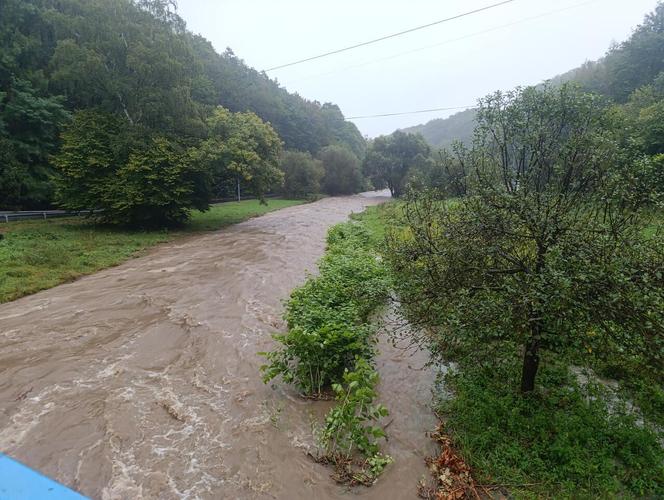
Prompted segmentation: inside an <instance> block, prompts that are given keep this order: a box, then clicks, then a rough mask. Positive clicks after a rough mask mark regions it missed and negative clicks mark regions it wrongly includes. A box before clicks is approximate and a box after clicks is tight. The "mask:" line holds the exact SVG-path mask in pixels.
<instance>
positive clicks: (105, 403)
mask: <svg viewBox="0 0 664 500" xmlns="http://www.w3.org/2000/svg"><path fill="white" fill-rule="evenodd" d="M384 200H385V198H381V197H377V196H354V197H345V198H329V199H324V200H321V201H319V202H316V203H313V204H309V205H302V206H297V207H291V208H288V209H284V210H281V211H278V212H274V213H271V214H268V215H265V216H263V217H259V218H256V219H252V220H250V221H247V222H244V223H242V224H238V225H236V226H233V227H231V228H228V229H226V230H223V231H220V232H215V233H210V234H208V235H205V236H202V237H195V238H191V239H187V240H180V241H176V242H173V243H169V244H165V245H162V246H160V247H158V248H157V249H155V250H154V251H152V252H151V253H150V254H149V255H147V256H145V257H142V258H138V259H134V260H132V261H129V262H127V263H125V264H123V265H121V266H118V267H116V268H112V269H109V270H106V271H102V272H100V273H97V274H95V275H92V276H88V277H85V278H82V279H80V280H78V281H76V282H74V283H71V284H67V285H62V286H59V287H57V288H53V289H51V290H47V291H44V292H41V293H38V294H36V295H32V296H29V297H25V298H23V299H20V300H17V301H15V302H12V303H8V304H4V305H0V451H3V452H6V453H7V454H9V455H10V456H12V457H14V458H16V459H18V460H20V461H22V462H24V463H26V464H27V465H29V466H31V467H33V468H35V469H37V470H40V471H42V472H44V473H45V474H47V475H49V476H51V477H53V478H54V479H57V480H59V481H61V482H62V483H64V484H66V485H68V486H70V487H72V488H74V489H76V490H78V491H80V492H81V493H83V494H85V495H89V496H90V497H92V498H123V499H124V498H126V499H136V498H166V499H168V498H284V499H295V498H303V499H304V498H313V497H314V495H315V496H316V497H317V498H337V497H339V496H346V495H347V496H356V495H361V496H364V497H367V498H412V497H413V496H414V493H415V482H416V480H417V478H418V477H419V475H420V474H423V473H424V469H423V468H422V465H421V463H422V462H421V457H422V455H423V454H424V451H422V450H424V449H426V447H427V446H428V440H427V439H426V438H425V437H424V435H423V431H424V430H426V429H429V428H431V427H432V426H433V422H432V420H431V418H430V417H429V416H428V415H427V414H428V412H426V411H425V407H426V402H427V401H428V399H429V398H428V377H429V375H428V374H426V375H423V373H422V372H418V371H415V370H409V369H408V366H407V365H408V364H413V365H415V366H417V362H413V363H411V361H410V360H408V359H406V358H404V357H403V353H401V352H399V351H397V350H391V348H390V350H386V351H385V352H384V353H383V355H382V356H381V359H380V362H379V363H380V366H381V372H382V373H383V377H384V380H383V386H384V387H385V389H384V391H383V393H384V394H385V397H384V401H385V402H386V403H387V405H388V406H390V407H391V409H392V411H393V413H394V414H395V415H397V417H396V419H395V422H394V423H393V424H392V425H391V426H390V428H389V431H390V436H391V441H390V443H389V445H388V450H387V451H388V452H390V453H391V454H393V456H394V458H395V459H396V460H397V462H396V464H395V465H394V466H392V467H391V468H390V469H389V471H388V472H387V473H386V474H385V476H384V477H383V478H381V480H380V482H379V483H378V484H377V485H375V486H374V487H373V488H371V489H367V490H359V491H355V492H350V493H349V492H346V491H344V490H343V489H341V488H340V487H338V486H336V485H334V484H332V482H331V481H330V479H329V477H328V471H327V470H326V469H324V468H323V467H321V466H319V465H317V464H314V463H312V462H311V461H310V460H309V459H308V458H307V457H306V455H305V453H304V450H305V449H306V447H307V446H308V445H310V444H311V441H312V438H311V422H312V418H313V419H315V418H317V416H319V415H321V414H322V413H323V412H324V411H325V406H326V405H325V404H321V403H311V402H305V401H302V400H300V399H298V398H297V397H295V396H294V395H293V394H292V393H290V392H289V391H288V389H286V388H284V387H281V386H278V387H277V390H271V389H270V388H269V387H267V386H265V385H264V384H263V383H262V382H261V380H260V377H259V374H258V367H259V366H260V365H261V363H262V359H261V358H260V357H259V356H258V355H257V353H258V352H260V351H264V350H268V349H270V348H271V346H272V340H271V338H270V334H271V333H272V332H275V331H277V330H279V329H282V328H283V324H282V321H281V301H282V300H283V299H285V298H286V297H287V296H288V294H289V292H290V290H291V289H292V288H293V287H294V286H297V285H298V284H299V283H301V282H302V281H303V280H304V277H305V271H306V270H307V269H309V270H313V269H315V262H316V260H317V259H318V258H319V257H320V256H321V255H322V252H323V250H324V237H325V233H326V231H327V229H328V227H329V226H331V225H332V224H335V223H337V222H340V221H342V220H344V219H345V218H346V217H347V216H348V215H349V214H350V213H351V212H352V211H355V212H358V211H361V210H363V208H364V207H365V206H366V205H372V204H376V203H380V202H382V201H384ZM386 349H387V348H386ZM390 390H393V391H392V392H391V391H390ZM395 394H396V395H395ZM393 395H395V396H393Z"/></svg>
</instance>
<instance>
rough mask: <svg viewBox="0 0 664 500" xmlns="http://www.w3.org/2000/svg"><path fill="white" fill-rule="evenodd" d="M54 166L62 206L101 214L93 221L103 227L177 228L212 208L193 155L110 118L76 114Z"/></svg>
mask: <svg viewBox="0 0 664 500" xmlns="http://www.w3.org/2000/svg"><path fill="white" fill-rule="evenodd" d="M55 165H56V166H57V168H58V172H59V176H58V181H57V191H56V197H57V201H58V204H59V205H60V206H61V207H63V208H65V209H68V210H74V211H88V210H95V211H98V212H97V213H96V214H95V217H96V218H98V219H100V220H101V221H103V222H108V223H113V224H121V225H132V226H141V227H144V226H164V225H173V224H179V223H181V222H183V221H185V220H186V219H187V218H188V217H189V210H190V209H199V210H205V209H207V207H208V201H209V195H210V181H209V174H208V172H207V171H206V170H205V168H204V167H203V166H201V164H200V163H198V162H196V161H195V160H194V158H192V155H191V154H189V153H188V152H187V151H186V150H185V149H184V148H183V147H181V146H179V145H178V144H177V143H175V142H173V141H170V140H168V139H166V138H164V137H159V136H153V137H150V135H149V134H146V133H145V131H144V130H142V129H135V128H132V127H130V126H129V125H128V124H127V122H126V120H124V119H122V118H120V117H117V116H115V115H112V114H108V113H103V112H99V111H92V110H88V111H81V112H79V113H77V114H76V115H75V117H74V120H73V122H72V123H71V125H70V126H69V127H67V129H66V130H65V132H64V133H63V146H62V149H61V151H60V153H59V154H58V155H57V156H56V158H55Z"/></svg>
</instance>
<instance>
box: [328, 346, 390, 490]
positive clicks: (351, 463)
mask: <svg viewBox="0 0 664 500" xmlns="http://www.w3.org/2000/svg"><path fill="white" fill-rule="evenodd" d="M378 380H379V376H378V372H376V370H374V369H373V367H372V366H371V365H370V364H369V362H368V361H367V360H365V359H362V358H357V359H356V362H355V369H354V370H353V371H348V370H346V371H345V373H344V375H343V383H341V384H333V385H332V388H333V390H334V392H335V399H336V401H337V402H338V404H337V405H336V406H335V407H334V408H332V409H331V410H330V412H329V413H328V414H327V417H326V418H325V425H324V426H323V428H322V429H321V431H320V433H319V436H318V439H319V442H320V444H321V446H322V448H323V450H324V455H323V457H324V461H327V462H330V463H333V464H334V465H335V467H336V469H337V476H338V477H337V479H338V480H342V481H343V482H350V483H362V484H371V483H372V482H373V481H374V480H375V479H376V478H377V477H378V476H379V475H380V474H381V473H382V472H383V470H384V468H385V467H386V466H387V465H388V464H389V463H391V462H392V458H391V457H389V456H387V455H383V454H381V453H380V446H379V444H378V440H380V439H384V438H386V434H385V431H384V429H383V428H382V427H381V426H380V425H377V424H378V422H379V420H380V419H381V418H383V417H386V416H387V415H388V411H387V408H385V406H383V405H382V404H377V403H374V400H375V398H376V397H377V395H378V394H377V392H376V385H377V384H378ZM358 456H359V457H361V459H358Z"/></svg>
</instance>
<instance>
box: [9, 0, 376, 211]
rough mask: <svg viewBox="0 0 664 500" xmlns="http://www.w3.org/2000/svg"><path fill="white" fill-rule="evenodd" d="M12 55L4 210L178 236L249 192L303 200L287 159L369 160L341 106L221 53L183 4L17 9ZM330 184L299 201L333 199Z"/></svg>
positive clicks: (139, 1)
mask: <svg viewBox="0 0 664 500" xmlns="http://www.w3.org/2000/svg"><path fill="white" fill-rule="evenodd" d="M0 46H2V52H1V53H0V206H1V208H11V209H30V208H43V207H49V206H51V205H53V204H58V205H60V206H63V207H65V208H72V209H98V208H103V209H110V208H113V211H114V212H115V213H116V214H118V215H117V217H126V216H127V215H128V212H132V213H134V214H135V212H137V211H138V210H139V208H140V207H142V208H140V210H141V211H142V213H143V215H140V216H136V215H132V216H131V217H129V219H131V220H132V221H134V222H136V223H139V222H140V220H139V219H142V218H147V219H149V220H150V221H151V222H152V223H158V224H161V223H165V222H167V221H173V222H176V221H180V220H182V219H183V218H184V217H186V214H187V211H188V209H190V208H204V207H205V206H206V205H207V203H208V202H209V199H211V198H212V197H216V196H222V195H223V196H227V195H232V194H234V193H235V192H236V190H237V188H238V186H239V187H240V188H241V189H242V190H247V191H249V192H251V193H252V194H254V195H257V196H259V197H260V196H262V195H263V194H264V193H265V192H268V191H277V190H280V189H282V186H283V189H284V190H288V189H291V187H289V184H292V182H293V179H295V178H296V177H297V176H295V177H294V176H293V175H290V176H289V175H285V173H284V172H283V171H282V169H281V168H280V166H283V162H282V163H280V161H279V158H280V157H281V152H282V150H283V149H286V150H289V151H303V152H305V153H308V154H309V155H312V156H311V158H313V157H314V156H319V155H323V156H324V151H323V150H324V149H325V148H326V147H330V146H334V147H340V148H343V149H344V150H346V151H347V152H348V154H349V155H352V156H353V157H354V158H355V161H356V162H357V161H358V160H357V158H359V157H361V156H363V154H364V150H365V140H364V138H363V137H362V135H361V134H360V133H359V131H358V130H357V128H356V127H355V125H353V124H352V123H350V122H347V121H345V119H344V117H343V115H342V113H341V111H340V110H339V108H338V107H337V106H335V105H333V104H327V103H326V104H320V103H318V102H315V101H308V100H305V99H303V98H301V97H300V96H298V95H297V94H290V93H288V92H287V91H286V90H285V89H284V88H282V87H280V86H279V84H278V83H277V82H276V81H274V80H271V79H270V78H269V77H268V76H267V75H265V74H264V73H259V72H257V71H255V70H253V69H251V68H249V67H248V66H247V65H246V64H245V63H244V62H243V61H242V60H241V59H239V58H238V57H236V56H235V55H234V54H233V52H232V51H231V50H230V49H228V50H227V51H226V52H224V53H223V54H218V53H216V52H215V51H214V49H213V48H212V45H211V44H210V43H209V42H208V41H207V40H205V39H204V38H202V37H200V36H197V35H194V34H192V33H191V32H189V31H187V29H186V26H185V23H184V21H183V20H182V19H181V18H180V17H179V16H178V15H177V12H176V10H175V8H174V3H173V2H171V1H169V0H6V1H3V2H2V3H0ZM328 167H329V168H328V170H329V171H328V172H327V178H328V180H329V183H328V184H329V185H330V186H332V185H333V184H334V182H333V181H332V180H331V179H332V178H333V177H334V175H335V174H334V172H333V170H335V169H336V165H335V166H334V167H332V166H330V165H328ZM339 168H342V167H339ZM344 168H345V167H344ZM351 170H352V169H351ZM355 170H359V167H357V168H356V169H355ZM319 173H320V171H317V172H316V173H314V174H313V181H312V180H311V179H309V180H307V182H308V183H309V184H308V185H307V186H305V187H304V191H302V189H303V188H302V187H299V188H297V189H299V191H300V192H301V193H304V192H307V193H306V194H311V193H308V191H309V190H315V191H318V190H320V189H323V188H324V186H325V185H327V184H325V183H323V184H321V182H322V181H323V178H322V177H320V175H319ZM284 180H285V182H286V185H283V182H284ZM363 182H364V179H363V178H362V179H359V180H358V185H356V186H353V187H352V188H348V187H345V188H341V189H339V190H338V189H337V188H336V187H334V188H333V187H331V188H330V189H331V191H338V192H348V191H350V192H356V191H358V190H359V189H361V188H362V187H364V185H363ZM147 207H150V208H149V209H148V208H147ZM156 213H159V214H160V215H159V216H156V215H154V214H156ZM120 214H122V215H120ZM151 214H153V215H151ZM109 217H111V216H109ZM112 217H115V216H112ZM144 222H146V221H144Z"/></svg>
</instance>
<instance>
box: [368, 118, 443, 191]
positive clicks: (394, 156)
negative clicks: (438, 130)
mask: <svg viewBox="0 0 664 500" xmlns="http://www.w3.org/2000/svg"><path fill="white" fill-rule="evenodd" d="M430 154H431V149H430V148H429V146H428V144H427V143H426V141H425V140H424V137H422V136H421V135H419V134H406V133H404V132H401V131H399V130H397V131H396V132H394V133H393V134H391V135H388V136H381V137H378V138H376V139H374V140H373V141H371V143H370V145H369V149H368V150H367V154H366V156H365V158H364V164H363V170H364V174H365V175H366V176H367V177H368V178H369V179H371V181H372V182H373V184H374V186H375V187H377V188H379V187H383V186H387V187H388V188H389V189H390V193H391V194H392V196H394V197H395V198H398V197H400V196H401V195H402V194H403V192H404V190H405V188H406V181H407V178H408V174H409V172H411V170H412V169H413V168H415V167H418V166H421V165H422V164H423V163H424V162H426V160H427V158H428V157H429V155H430Z"/></svg>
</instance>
